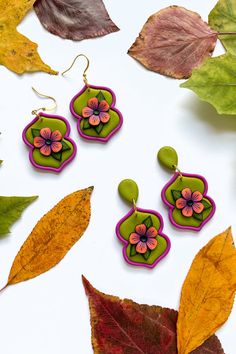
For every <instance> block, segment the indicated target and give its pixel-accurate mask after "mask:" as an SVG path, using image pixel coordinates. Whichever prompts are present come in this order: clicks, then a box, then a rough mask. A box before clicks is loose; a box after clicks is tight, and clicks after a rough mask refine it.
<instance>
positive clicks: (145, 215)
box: [116, 179, 170, 268]
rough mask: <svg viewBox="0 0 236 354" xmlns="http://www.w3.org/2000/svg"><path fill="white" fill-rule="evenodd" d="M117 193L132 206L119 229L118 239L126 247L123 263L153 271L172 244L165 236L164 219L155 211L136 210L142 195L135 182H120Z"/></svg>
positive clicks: (117, 231) (117, 229) (127, 180)
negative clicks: (139, 197) (124, 261)
mask: <svg viewBox="0 0 236 354" xmlns="http://www.w3.org/2000/svg"><path fill="white" fill-rule="evenodd" d="M118 191H119V194H120V196H121V197H122V198H123V199H124V200H125V201H126V202H128V203H129V204H132V208H131V210H130V211H129V212H128V214H126V215H125V216H124V217H123V218H122V219H121V220H120V221H119V222H118V224H117V226H116V235H117V237H118V239H119V240H120V241H121V242H122V243H123V244H124V247H123V256H124V259H125V260H126V262H128V263H129V264H132V265H135V266H143V267H147V268H154V267H155V266H156V265H157V263H158V262H159V261H160V260H161V259H162V258H164V257H165V256H166V255H167V253H168V252H169V250H170V240H169V238H168V237H167V236H166V235H165V234H164V233H163V232H162V230H163V219H162V217H161V215H160V214H159V213H158V212H156V211H154V210H148V209H141V208H138V207H137V206H136V202H137V199H138V194H139V191H138V186H137V184H136V182H135V181H133V180H131V179H125V180H123V181H121V182H120V184H119V187H118Z"/></svg>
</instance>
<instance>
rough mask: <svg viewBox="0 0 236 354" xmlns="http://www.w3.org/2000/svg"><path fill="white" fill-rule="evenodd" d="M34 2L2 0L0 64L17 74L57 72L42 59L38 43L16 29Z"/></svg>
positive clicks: (0, 3)
mask: <svg viewBox="0 0 236 354" xmlns="http://www.w3.org/2000/svg"><path fill="white" fill-rule="evenodd" d="M34 2H35V0H0V23H1V26H0V64H1V65H4V66H6V67H7V68H8V69H10V70H12V71H14V72H16V73H17V74H23V73H24V72H33V71H45V72H47V73H49V74H57V72H56V71H54V70H52V69H51V68H50V66H48V65H46V64H45V63H44V62H43V61H42V59H41V58H40V56H39V54H38V52H37V47H38V46H37V44H36V43H33V42H31V41H30V40H29V39H28V38H26V37H25V36H23V35H22V34H20V33H19V32H18V31H17V30H16V27H17V26H18V24H19V23H20V22H21V21H22V19H23V18H24V16H25V15H26V13H27V12H28V11H29V10H30V9H31V8H32V6H33V4H34Z"/></svg>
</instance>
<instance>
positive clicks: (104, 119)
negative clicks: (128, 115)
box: [62, 54, 123, 142]
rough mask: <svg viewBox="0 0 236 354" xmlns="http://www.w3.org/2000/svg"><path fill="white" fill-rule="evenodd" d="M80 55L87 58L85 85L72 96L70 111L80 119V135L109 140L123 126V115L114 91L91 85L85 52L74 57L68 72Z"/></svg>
mask: <svg viewBox="0 0 236 354" xmlns="http://www.w3.org/2000/svg"><path fill="white" fill-rule="evenodd" d="M80 57H84V58H85V59H86V60H87V66H86V68H85V70H84V73H83V81H84V84H85V85H84V87H83V88H82V89H81V90H80V91H79V93H78V94H76V95H75V96H74V98H72V100H71V103H70V111H71V113H72V115H73V116H74V117H75V118H76V119H78V123H77V129H78V132H79V134H80V136H81V137H82V138H84V139H87V140H93V141H100V142H107V141H108V140H109V139H110V138H111V137H112V136H113V135H114V134H115V133H116V132H117V131H118V130H119V129H120V128H121V126H122V124H123V117H122V114H121V112H120V111H119V110H118V109H117V108H115V104H116V96H115V94H114V92H113V91H112V90H111V89H110V88H108V87H104V86H94V85H90V84H89V83H88V80H87V76H86V72H87V70H88V68H89V59H88V58H87V57H86V55H84V54H79V55H77V57H76V58H75V59H74V61H73V63H72V64H71V66H70V67H69V69H67V70H65V71H64V72H63V73H62V75H64V74H65V73H66V72H68V71H69V70H70V69H71V68H72V67H73V65H74V63H75V62H76V60H77V59H78V58H80Z"/></svg>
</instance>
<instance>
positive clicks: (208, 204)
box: [201, 199, 212, 210]
mask: <svg viewBox="0 0 236 354" xmlns="http://www.w3.org/2000/svg"><path fill="white" fill-rule="evenodd" d="M201 203H202V204H203V206H204V210H207V209H210V208H212V205H211V203H210V202H208V201H207V200H206V199H203V200H202V201H201Z"/></svg>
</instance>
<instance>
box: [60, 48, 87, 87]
mask: <svg viewBox="0 0 236 354" xmlns="http://www.w3.org/2000/svg"><path fill="white" fill-rule="evenodd" d="M79 57H84V58H85V59H86V60H87V65H86V68H85V70H84V72H83V81H84V83H85V85H86V86H87V87H88V88H89V83H88V80H87V75H86V72H87V70H88V68H89V64H90V63H89V58H88V57H87V56H86V55H84V54H78V55H77V56H76V57H75V59H74V60H73V62H72V64H71V66H70V67H69V68H68V69H66V70H65V71H63V73H62V74H61V75H62V76H64V75H65V73H67V72H68V71H70V69H71V68H72V67H73V66H74V64H75V62H76V60H77V59H78V58H79Z"/></svg>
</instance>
